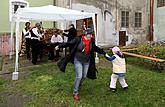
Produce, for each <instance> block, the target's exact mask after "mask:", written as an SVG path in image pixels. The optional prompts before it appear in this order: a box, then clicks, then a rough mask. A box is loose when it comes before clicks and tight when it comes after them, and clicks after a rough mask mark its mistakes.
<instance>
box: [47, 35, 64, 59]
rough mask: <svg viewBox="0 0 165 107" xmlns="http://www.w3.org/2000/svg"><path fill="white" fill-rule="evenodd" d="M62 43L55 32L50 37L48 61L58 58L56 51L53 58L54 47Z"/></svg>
mask: <svg viewBox="0 0 165 107" xmlns="http://www.w3.org/2000/svg"><path fill="white" fill-rule="evenodd" d="M62 42H63V38H62V37H61V35H59V34H58V33H57V32H55V33H54V35H53V36H52V37H51V45H50V48H51V49H50V51H49V58H48V59H49V60H53V59H54V58H59V57H60V55H59V50H56V55H55V56H54V47H55V46H57V45H59V44H60V43H62Z"/></svg>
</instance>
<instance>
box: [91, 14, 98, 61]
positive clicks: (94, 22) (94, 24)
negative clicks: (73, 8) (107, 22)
mask: <svg viewBox="0 0 165 107" xmlns="http://www.w3.org/2000/svg"><path fill="white" fill-rule="evenodd" d="M95 19H96V17H95V14H93V17H92V21H93V26H94V33H95V43H96V46H97V45H98V44H97V30H96V21H95ZM95 63H99V57H98V53H96V57H95Z"/></svg>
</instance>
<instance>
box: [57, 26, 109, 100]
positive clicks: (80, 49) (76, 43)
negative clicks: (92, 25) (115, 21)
mask: <svg viewBox="0 0 165 107" xmlns="http://www.w3.org/2000/svg"><path fill="white" fill-rule="evenodd" d="M92 33H93V30H92V29H86V31H85V35H83V36H79V37H76V38H74V39H73V40H71V41H69V42H67V43H62V44H60V45H58V46H56V47H55V49H58V48H64V47H68V46H73V48H72V50H71V53H70V54H68V55H67V56H65V57H64V58H62V59H61V60H60V61H59V62H58V63H57V65H58V67H59V69H60V70H61V71H62V72H65V69H66V65H67V63H68V62H72V63H74V66H75V73H76V78H75V82H74V88H73V98H74V99H75V100H79V99H80V96H79V89H80V87H81V86H82V83H83V81H84V79H85V78H86V76H87V77H88V78H90V79H96V66H95V58H94V52H98V53H100V54H104V55H105V54H106V53H105V52H104V51H103V50H102V49H100V48H99V47H97V46H96V45H95V40H94V38H93V36H92Z"/></svg>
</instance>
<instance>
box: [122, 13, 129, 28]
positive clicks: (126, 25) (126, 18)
mask: <svg viewBox="0 0 165 107" xmlns="http://www.w3.org/2000/svg"><path fill="white" fill-rule="evenodd" d="M121 27H123V28H129V11H121Z"/></svg>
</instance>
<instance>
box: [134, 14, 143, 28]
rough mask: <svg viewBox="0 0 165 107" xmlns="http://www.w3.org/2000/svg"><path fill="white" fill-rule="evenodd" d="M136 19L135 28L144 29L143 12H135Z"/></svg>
mask: <svg viewBox="0 0 165 107" xmlns="http://www.w3.org/2000/svg"><path fill="white" fill-rule="evenodd" d="M134 18H135V19H134V20H135V21H134V27H135V28H141V27H142V12H135V17H134Z"/></svg>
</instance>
